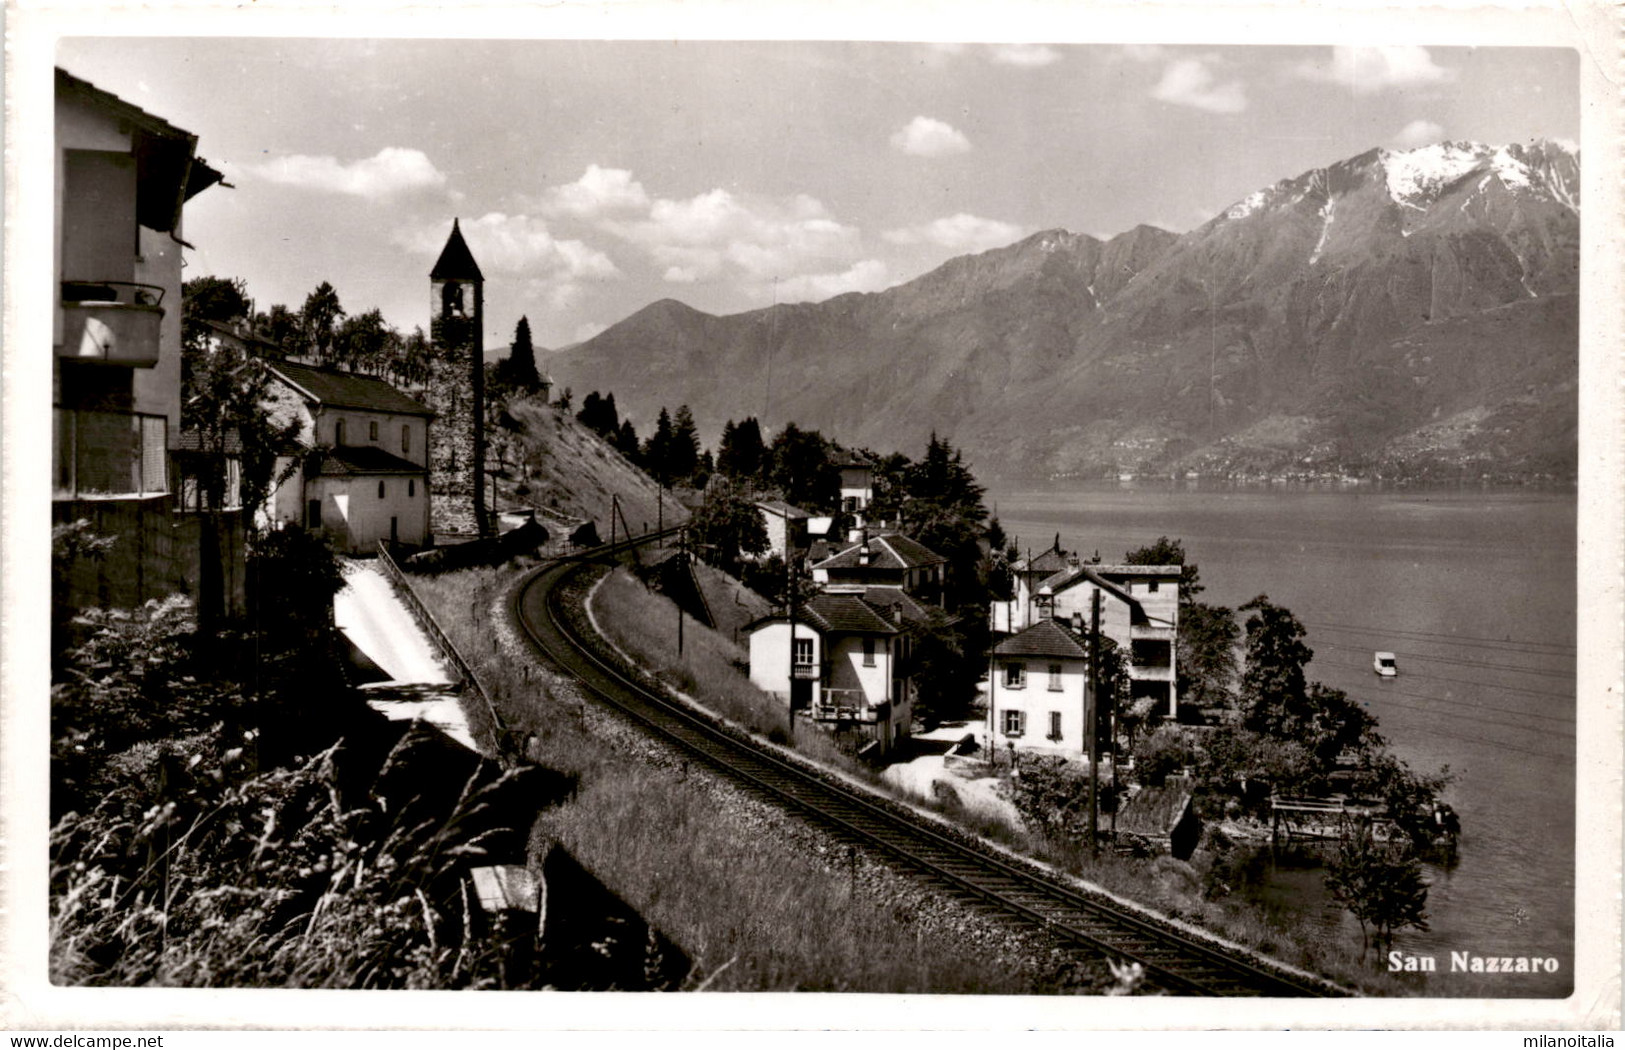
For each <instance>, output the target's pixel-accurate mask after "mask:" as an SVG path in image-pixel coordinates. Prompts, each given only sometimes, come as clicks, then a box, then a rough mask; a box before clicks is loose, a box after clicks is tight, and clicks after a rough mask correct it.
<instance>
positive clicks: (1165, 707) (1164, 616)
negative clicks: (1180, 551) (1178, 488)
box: [991, 547, 1182, 717]
mask: <svg viewBox="0 0 1625 1050" xmlns="http://www.w3.org/2000/svg"><path fill="white" fill-rule="evenodd" d="M1057 565H1059V566H1060V567H1059V568H1056V566H1057ZM1011 568H1012V576H1013V578H1014V582H1015V588H1014V590H1015V594H1014V596H1013V597H1012V598H1011V599H1010V600H1008V601H1003V602H994V603H993V607H992V610H991V615H992V627H993V632H994V633H995V634H996V635H998V634H1006V635H1008V634H1019V633H1020V632H1021V631H1024V630H1026V629H1027V628H1028V627H1031V626H1032V625H1034V624H1036V623H1039V622H1041V621H1043V620H1046V619H1055V620H1062V621H1066V622H1079V618H1080V617H1081V622H1082V623H1085V624H1087V623H1089V621H1090V617H1091V616H1092V608H1091V607H1092V604H1093V601H1094V597H1093V596H1094V594H1095V593H1097V592H1098V593H1099V594H1100V596H1101V602H1100V631H1101V633H1102V634H1104V635H1105V636H1106V637H1108V638H1110V639H1111V640H1112V641H1113V642H1116V643H1117V645H1119V646H1120V647H1122V649H1123V650H1124V652H1125V654H1126V655H1127V656H1128V658H1129V679H1130V694H1131V696H1132V697H1133V698H1134V699H1136V700H1138V699H1142V698H1145V697H1151V698H1153V699H1155V700H1156V701H1157V710H1158V711H1159V712H1160V713H1162V714H1165V715H1167V716H1169V717H1173V716H1174V715H1176V714H1177V713H1178V699H1177V696H1176V693H1175V681H1176V673H1177V666H1176V660H1175V655H1174V652H1175V645H1174V641H1175V637H1176V635H1177V633H1178V630H1179V580H1180V575H1181V572H1182V567H1181V566H1178V565H1099V564H1092V563H1089V562H1084V561H1081V560H1079V559H1078V557H1077V556H1076V555H1075V554H1068V553H1066V552H1064V551H1061V550H1060V549H1059V548H1058V547H1057V548H1052V549H1051V550H1048V551H1045V552H1043V553H1042V554H1040V555H1038V556H1036V557H1034V558H1030V559H1022V560H1020V561H1017V562H1016V563H1015V565H1013V566H1012V567H1011ZM1052 570H1053V571H1052Z"/></svg>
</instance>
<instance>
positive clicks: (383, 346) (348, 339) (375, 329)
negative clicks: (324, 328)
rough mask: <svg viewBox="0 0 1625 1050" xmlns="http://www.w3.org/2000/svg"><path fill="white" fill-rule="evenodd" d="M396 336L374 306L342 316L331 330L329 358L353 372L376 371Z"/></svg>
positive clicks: (380, 366) (379, 370)
mask: <svg viewBox="0 0 1625 1050" xmlns="http://www.w3.org/2000/svg"><path fill="white" fill-rule="evenodd" d="M398 338H399V336H398V335H397V334H396V333H395V331H394V330H393V329H391V328H390V327H389V325H388V324H387V323H386V322H385V321H384V315H383V314H382V313H381V312H379V311H378V310H377V309H372V310H368V311H367V312H366V313H360V314H355V315H353V316H350V317H346V318H345V319H344V321H343V322H342V323H340V324H339V326H338V328H337V329H336V330H335V331H334V333H333V360H334V362H335V363H338V364H342V365H345V366H347V367H349V368H350V369H352V370H354V371H364V372H371V373H373V374H377V373H380V372H382V371H383V370H384V369H385V367H386V366H387V364H388V362H389V359H390V358H392V357H393V356H394V355H393V354H392V353H391V351H392V350H393V349H394V345H395V342H396V340H397V339H398Z"/></svg>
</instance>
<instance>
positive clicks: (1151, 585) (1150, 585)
mask: <svg viewBox="0 0 1625 1050" xmlns="http://www.w3.org/2000/svg"><path fill="white" fill-rule="evenodd" d="M1146 590H1148V591H1150V592H1151V593H1152V594H1156V593H1157V581H1156V580H1152V581H1151V582H1150V583H1148V584H1146Z"/></svg>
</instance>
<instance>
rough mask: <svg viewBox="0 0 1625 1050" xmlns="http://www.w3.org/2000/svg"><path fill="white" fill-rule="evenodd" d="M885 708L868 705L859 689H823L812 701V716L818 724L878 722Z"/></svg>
mask: <svg viewBox="0 0 1625 1050" xmlns="http://www.w3.org/2000/svg"><path fill="white" fill-rule="evenodd" d="M887 708H888V705H887V704H886V703H884V702H882V703H879V704H871V703H869V702H868V699H867V697H865V695H864V692H863V690H861V689H825V690H823V691H822V695H821V696H819V697H818V699H816V700H814V701H813V706H812V716H813V719H814V720H815V721H819V722H878V721H880V720H881V719H882V718H883V717H885V714H886V711H887Z"/></svg>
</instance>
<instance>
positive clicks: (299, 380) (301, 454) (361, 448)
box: [261, 361, 434, 554]
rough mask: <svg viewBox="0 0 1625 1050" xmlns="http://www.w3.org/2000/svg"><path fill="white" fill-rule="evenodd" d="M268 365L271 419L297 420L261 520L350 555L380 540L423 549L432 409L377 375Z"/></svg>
mask: <svg viewBox="0 0 1625 1050" xmlns="http://www.w3.org/2000/svg"><path fill="white" fill-rule="evenodd" d="M263 367H264V368H265V369H266V371H267V372H268V373H269V374H270V379H271V382H270V383H269V385H268V389H267V407H268V409H269V411H270V414H271V418H272V419H273V420H275V421H276V422H277V423H279V424H282V425H286V424H287V423H288V422H289V421H297V422H298V424H299V426H298V431H297V434H296V436H295V438H294V444H292V445H290V447H288V448H286V449H283V450H281V453H280V454H279V456H278V461H277V468H276V474H275V478H276V479H278V481H279V483H278V484H277V485H276V487H275V489H274V490H273V491H272V493H271V495H270V497H269V498H268V499H267V501H266V505H265V507H264V508H263V509H262V511H261V513H262V515H263V518H264V520H265V522H266V523H267V524H269V525H277V524H286V523H293V524H299V525H303V526H304V527H305V528H306V529H310V530H312V531H319V532H322V533H323V534H325V535H326V536H327V537H328V538H329V540H330V541H331V542H332V543H333V546H334V548H335V549H337V550H341V551H346V552H349V553H353V554H360V553H365V552H368V551H371V550H374V549H376V547H377V544H378V542H379V541H380V540H383V541H385V542H387V543H389V544H391V545H392V546H393V545H396V544H400V545H405V546H409V547H421V546H427V545H428V544H429V543H430V541H431V538H432V534H431V532H430V528H429V440H430V425H431V424H432V423H433V421H434V412H433V411H432V410H431V409H429V408H428V407H427V406H426V405H424V404H423V403H422V402H420V401H417V400H416V399H415V398H411V397H408V396H407V395H406V394H403V393H401V392H400V391H399V390H396V389H395V388H394V387H393V386H391V385H390V384H388V383H386V382H385V381H384V380H382V379H379V378H377V377H376V376H368V375H359V374H357V373H354V372H345V371H340V370H338V369H334V368H322V367H318V366H315V365H308V364H300V363H297V362H293V361H265V362H263Z"/></svg>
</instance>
